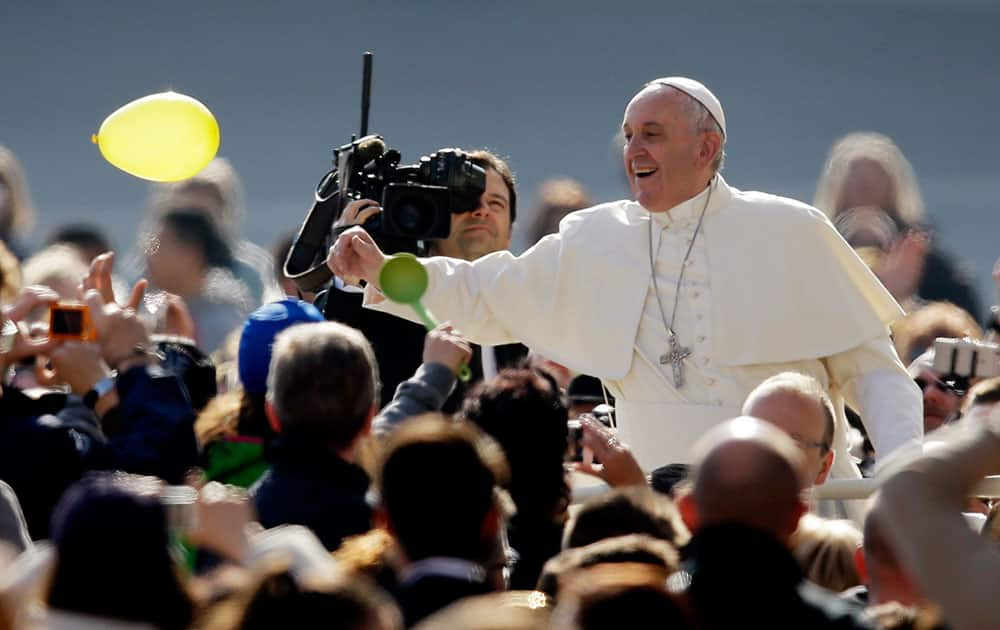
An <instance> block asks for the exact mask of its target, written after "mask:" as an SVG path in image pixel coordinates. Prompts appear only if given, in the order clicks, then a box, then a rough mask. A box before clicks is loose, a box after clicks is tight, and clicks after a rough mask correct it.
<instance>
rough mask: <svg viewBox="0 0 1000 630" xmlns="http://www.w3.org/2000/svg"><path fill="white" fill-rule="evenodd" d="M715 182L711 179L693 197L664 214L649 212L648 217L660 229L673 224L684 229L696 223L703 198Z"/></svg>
mask: <svg viewBox="0 0 1000 630" xmlns="http://www.w3.org/2000/svg"><path fill="white" fill-rule="evenodd" d="M715 182H716V178H715V177H713V178H712V181H711V182H709V183H708V186H705V188H704V189H703V190H702V191H701V192H700V193H698V194H697V195H695V196H694V197H691V198H690V199H688V200H686V201H682V202H680V203H679V204H677V205H676V206H674V207H673V208H670V209H669V210H667V211H665V212H650V213H649V216H650V217H652V218H653V220H654V221H656V222H657V223H658V224H659V225H660V226H662V227H666V226H670V225H673V224H675V223H676V224H677V225H678V226H679V227H685V226H687V225H688V224H692V225H693V224H694V223H695V222H696V221H698V216H699V215H700V214H701V211H702V210H703V209H704V207H705V197H706V196H707V195H708V191H709V190H710V189H711V188H712V187H713V186H714V185H715ZM647 212H648V211H647Z"/></svg>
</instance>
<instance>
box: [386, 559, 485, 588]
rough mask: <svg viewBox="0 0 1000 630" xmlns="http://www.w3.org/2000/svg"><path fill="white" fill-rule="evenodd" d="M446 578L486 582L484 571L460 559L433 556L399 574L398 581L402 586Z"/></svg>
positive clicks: (472, 563) (411, 565)
mask: <svg viewBox="0 0 1000 630" xmlns="http://www.w3.org/2000/svg"><path fill="white" fill-rule="evenodd" d="M431 576H433V577H446V578H452V579H454V580H465V581H466V582H474V583H482V582H485V581H486V569H484V568H483V566H482V565H480V564H476V563H475V562H471V561H469V560H463V559H462V558H451V557H445V556H433V557H430V558H424V559H423V560H418V561H416V562H414V563H412V564H410V565H409V566H407V567H406V568H404V569H403V570H402V571H400V572H399V581H400V583H401V584H403V585H404V586H405V585H407V584H412V583H414V582H416V581H417V580H419V579H421V578H425V577H431Z"/></svg>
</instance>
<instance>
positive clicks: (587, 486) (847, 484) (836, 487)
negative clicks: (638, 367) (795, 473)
mask: <svg viewBox="0 0 1000 630" xmlns="http://www.w3.org/2000/svg"><path fill="white" fill-rule="evenodd" d="M582 477H585V476H583V475H580V476H578V477H575V478H574V479H573V481H575V482H576V483H571V484H570V485H571V487H572V490H573V503H580V502H583V501H586V500H587V499H589V498H591V497H595V496H598V495H600V494H603V493H605V492H607V491H608V486H607V485H606V484H604V483H603V482H602V481H600V480H598V479H596V478H594V477H585V478H586V479H587V481H583V482H582V483H581V482H580V481H581V478H582ZM881 485H882V479H880V478H869V479H828V480H827V482H826V483H824V484H823V485H821V486H816V487H814V488H813V497H814V498H816V499H832V500H835V501H844V500H851V499H867V498H868V497H870V496H871V495H873V494H874V493H875V491H876V490H878V489H879V486H881ZM971 496H974V497H986V498H991V499H996V498H1000V476H996V477H986V478H985V479H983V480H982V481H981V482H980V483H979V485H978V486H976V489H975V491H974V492H972V494H971Z"/></svg>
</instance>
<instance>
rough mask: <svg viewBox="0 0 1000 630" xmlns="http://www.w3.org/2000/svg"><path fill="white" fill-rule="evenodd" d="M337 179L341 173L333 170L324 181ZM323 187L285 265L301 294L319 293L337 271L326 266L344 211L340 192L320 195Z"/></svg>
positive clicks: (321, 188) (287, 274)
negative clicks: (332, 234) (333, 231)
mask: <svg viewBox="0 0 1000 630" xmlns="http://www.w3.org/2000/svg"><path fill="white" fill-rule="evenodd" d="M336 176H337V172H336V171H331V172H330V173H328V174H327V177H326V178H325V179H324V182H326V181H328V180H330V179H333V178H336ZM334 181H336V180H335V179H334ZM323 188H324V187H323V184H320V188H319V189H318V190H317V191H316V194H315V201H314V202H313V206H312V208H310V209H309V213H308V214H306V218H305V221H303V222H302V227H301V228H299V232H298V234H296V235H295V240H294V241H292V248H291V249H290V250H289V251H288V257H287V258H285V262H284V272H285V275H286V276H287V277H288V278H290V279H291V280H292V281H294V282H295V286H297V287H298V288H299V290H300V291H307V292H312V293H315V292H318V291H319V290H320V289H322V288H323V287H324V286H325V285H326V284H327V283H328V282H330V280H331V279H332V278H333V272H332V271H330V268H329V267H327V265H326V251H327V249H328V248H329V245H330V226H332V225H333V222H334V221H335V220H336V217H337V214H338V213H339V212H340V192H339V190H338V191H336V192H334V193H333V194H331V195H329V196H326V197H323V196H321V195H320V192H319V191H320V190H323ZM317 260H318V261H319V262H318V263H317Z"/></svg>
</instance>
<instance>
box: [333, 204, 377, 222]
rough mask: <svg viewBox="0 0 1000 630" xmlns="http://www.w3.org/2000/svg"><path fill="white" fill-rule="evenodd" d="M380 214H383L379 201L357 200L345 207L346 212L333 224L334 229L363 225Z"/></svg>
mask: <svg viewBox="0 0 1000 630" xmlns="http://www.w3.org/2000/svg"><path fill="white" fill-rule="evenodd" d="M379 212H382V208H380V207H379V205H378V202H377V201H372V200H371V199H356V200H355V201H352V202H351V203H349V204H347V206H345V207H344V211H343V212H341V213H340V217H339V218H338V219H337V220H336V221H335V222H334V223H333V227H334V228H339V227H345V226H348V225H361V224H363V223H364V222H365V221H367V220H368V219H370V218H372V217H373V216H375V215H376V214H378V213H379Z"/></svg>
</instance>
